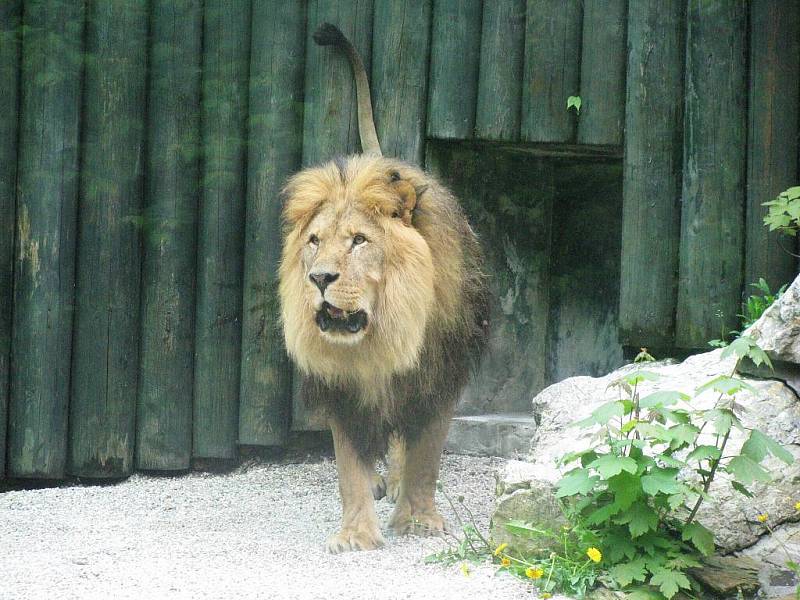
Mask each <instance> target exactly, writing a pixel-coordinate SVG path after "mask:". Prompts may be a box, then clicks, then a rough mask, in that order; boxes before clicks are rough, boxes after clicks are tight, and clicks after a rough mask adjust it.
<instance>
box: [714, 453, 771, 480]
mask: <svg viewBox="0 0 800 600" xmlns="http://www.w3.org/2000/svg"><path fill="white" fill-rule="evenodd" d="M725 470H726V471H727V472H728V473H730V474H731V475H733V476H734V477H735V478H736V480H737V481H739V482H740V483H742V484H744V485H747V484H749V483H753V482H754V481H763V482H764V483H768V482H770V481H772V478H771V477H770V475H769V473H768V472H767V470H766V469H764V468H763V467H762V466H761V465H759V464H758V463H757V462H755V461H754V460H753V459H752V458H750V457H749V456H744V455H740V456H735V457H734V458H732V459H731V460H730V462H729V463H728V464H727V466H726V467H725Z"/></svg>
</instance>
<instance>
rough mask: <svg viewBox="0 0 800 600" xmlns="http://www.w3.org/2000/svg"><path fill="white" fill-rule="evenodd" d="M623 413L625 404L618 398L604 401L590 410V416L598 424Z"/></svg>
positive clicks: (604, 423) (602, 423)
mask: <svg viewBox="0 0 800 600" xmlns="http://www.w3.org/2000/svg"><path fill="white" fill-rule="evenodd" d="M629 412H630V411H629ZM624 415H625V406H624V405H623V404H622V402H620V401H619V400H614V401H613V402H606V403H605V404H602V405H601V406H599V407H598V408H596V409H595V410H593V411H592V418H593V419H594V422H595V423H597V424H598V425H606V424H607V423H608V422H609V421H610V420H611V419H613V418H614V417H622V416H624Z"/></svg>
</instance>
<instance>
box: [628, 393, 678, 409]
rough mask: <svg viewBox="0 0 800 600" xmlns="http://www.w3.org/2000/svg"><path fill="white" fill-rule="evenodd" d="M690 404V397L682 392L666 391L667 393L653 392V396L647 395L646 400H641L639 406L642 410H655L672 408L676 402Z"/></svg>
mask: <svg viewBox="0 0 800 600" xmlns="http://www.w3.org/2000/svg"><path fill="white" fill-rule="evenodd" d="M680 401H683V402H688V401H689V396H687V395H686V394H682V393H681V392H672V391H665V392H653V393H652V394H647V396H645V397H644V398H642V399H641V400H639V406H640V407H641V408H654V407H656V406H672V405H673V404H675V403H676V402H680Z"/></svg>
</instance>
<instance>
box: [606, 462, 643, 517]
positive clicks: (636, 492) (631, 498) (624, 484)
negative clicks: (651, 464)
mask: <svg viewBox="0 0 800 600" xmlns="http://www.w3.org/2000/svg"><path fill="white" fill-rule="evenodd" d="M608 489H609V490H610V491H611V492H612V493H613V494H614V504H616V505H618V506H619V507H620V510H628V508H630V506H631V505H632V504H633V503H634V502H636V500H638V499H639V498H640V497H641V496H642V483H641V480H640V479H639V477H637V476H636V475H632V474H630V473H628V472H626V471H623V472H622V473H620V474H619V475H615V476H614V477H611V478H609V480H608Z"/></svg>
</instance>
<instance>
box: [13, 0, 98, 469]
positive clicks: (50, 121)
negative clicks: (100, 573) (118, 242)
mask: <svg viewBox="0 0 800 600" xmlns="http://www.w3.org/2000/svg"><path fill="white" fill-rule="evenodd" d="M84 8H85V7H84V3H83V2H74V1H72V0H45V1H39V0H31V1H28V2H26V3H25V10H24V35H23V39H22V72H21V101H20V111H21V112H20V121H19V157H18V160H19V162H18V174H17V177H18V180H17V181H18V190H17V213H16V224H17V231H16V242H15V247H16V256H15V261H14V316H13V334H12V347H13V358H12V365H11V398H10V403H9V423H8V425H9V427H8V457H7V460H8V471H9V474H10V475H11V476H13V477H38V478H58V477H62V476H63V475H64V470H65V466H66V460H67V410H68V402H69V371H70V356H71V353H72V313H73V303H74V281H75V279H74V276H75V237H76V207H77V197H78V127H79V121H80V107H81V79H82V72H83V55H82V43H83V30H84Z"/></svg>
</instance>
